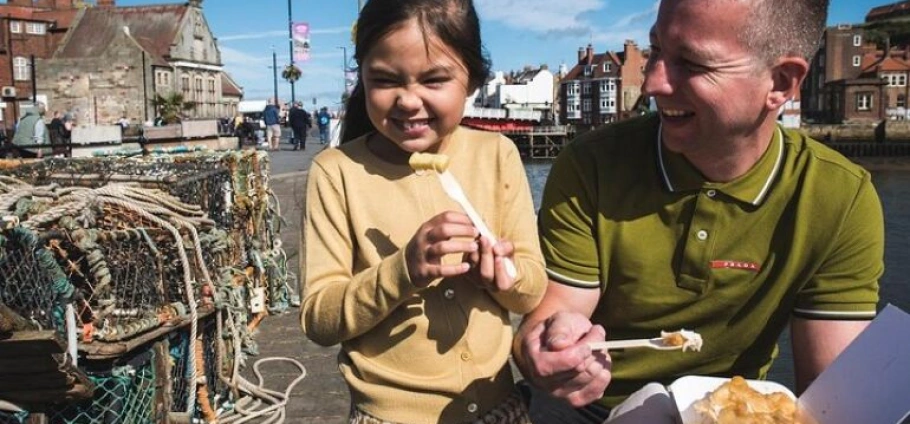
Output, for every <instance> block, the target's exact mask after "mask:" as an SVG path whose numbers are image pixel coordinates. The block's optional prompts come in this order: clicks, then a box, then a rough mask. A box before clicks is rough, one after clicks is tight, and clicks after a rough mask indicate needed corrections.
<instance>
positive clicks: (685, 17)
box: [642, 0, 773, 157]
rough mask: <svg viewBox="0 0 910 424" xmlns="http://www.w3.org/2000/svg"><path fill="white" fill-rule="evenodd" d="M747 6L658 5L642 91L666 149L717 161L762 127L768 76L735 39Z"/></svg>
mask: <svg viewBox="0 0 910 424" xmlns="http://www.w3.org/2000/svg"><path fill="white" fill-rule="evenodd" d="M750 4H751V2H744V1H735V0H663V1H662V2H661V5H660V10H659V12H658V15H657V22H656V23H655V24H654V27H653V28H652V30H651V56H650V58H649V60H648V65H647V67H646V69H645V82H644V84H643V86H642V91H643V93H644V95H650V96H654V98H655V99H656V101H657V108H658V111H659V112H660V118H661V124H662V135H663V142H664V145H665V146H666V147H667V148H668V149H670V150H672V151H675V152H679V153H683V154H686V155H687V156H688V155H700V156H703V157H704V156H707V157H722V156H724V155H727V154H730V153H731V152H734V151H735V150H736V149H737V146H738V145H740V143H743V142H749V141H750V140H751V139H750V136H753V135H754V133H755V131H756V129H757V127H758V126H759V124H760V123H761V122H762V121H763V120H764V116H766V115H765V113H766V112H768V111H767V110H766V109H765V105H766V100H767V96H768V93H769V91H770V90H771V88H772V84H771V83H772V80H771V78H770V73H769V69H768V67H767V66H765V65H764V64H763V63H762V62H761V61H760V59H758V58H757V57H756V56H755V55H754V54H753V53H752V52H750V51H749V49H748V48H747V47H746V46H745V45H743V43H742V42H741V41H740V38H739V36H740V34H741V33H742V32H743V31H744V30H745V28H746V25H747V23H748V22H749V19H750V11H751V8H752V6H750ZM765 24H767V25H770V24H773V23H765Z"/></svg>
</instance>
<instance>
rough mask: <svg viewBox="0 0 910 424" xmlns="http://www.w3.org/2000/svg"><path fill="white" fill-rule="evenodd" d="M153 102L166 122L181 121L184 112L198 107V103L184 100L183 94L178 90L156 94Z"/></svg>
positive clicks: (176, 122) (174, 122)
mask: <svg viewBox="0 0 910 424" xmlns="http://www.w3.org/2000/svg"><path fill="white" fill-rule="evenodd" d="M152 104H153V105H154V106H155V110H156V111H157V112H158V116H160V117H161V119H162V120H163V121H164V123H165V124H178V123H180V121H181V120H183V112H185V111H188V110H192V109H195V108H196V103H194V102H191V101H186V100H184V98H183V94H181V93H178V92H176V91H172V92H170V93H168V94H165V95H163V96H162V95H161V94H155V99H154V100H152Z"/></svg>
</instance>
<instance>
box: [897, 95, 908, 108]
mask: <svg viewBox="0 0 910 424" xmlns="http://www.w3.org/2000/svg"><path fill="white" fill-rule="evenodd" d="M897 107H907V96H906V95H904V94H898V95H897Z"/></svg>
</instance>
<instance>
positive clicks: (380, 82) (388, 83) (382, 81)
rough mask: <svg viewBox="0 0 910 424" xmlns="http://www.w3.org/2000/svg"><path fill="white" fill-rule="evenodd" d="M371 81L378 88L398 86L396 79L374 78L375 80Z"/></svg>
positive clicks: (371, 79)
mask: <svg viewBox="0 0 910 424" xmlns="http://www.w3.org/2000/svg"><path fill="white" fill-rule="evenodd" d="M370 81H372V82H373V84H374V85H378V86H382V87H390V86H393V85H395V84H397V82H396V81H395V80H394V79H392V78H388V77H373V78H370Z"/></svg>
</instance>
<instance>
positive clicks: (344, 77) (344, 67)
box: [337, 46, 348, 93]
mask: <svg viewBox="0 0 910 424" xmlns="http://www.w3.org/2000/svg"><path fill="white" fill-rule="evenodd" d="M337 48H339V49H341V54H342V55H343V58H342V62H341V87H342V89H343V90H344V92H345V93H347V91H348V48H347V47H345V46H338V47H337Z"/></svg>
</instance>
